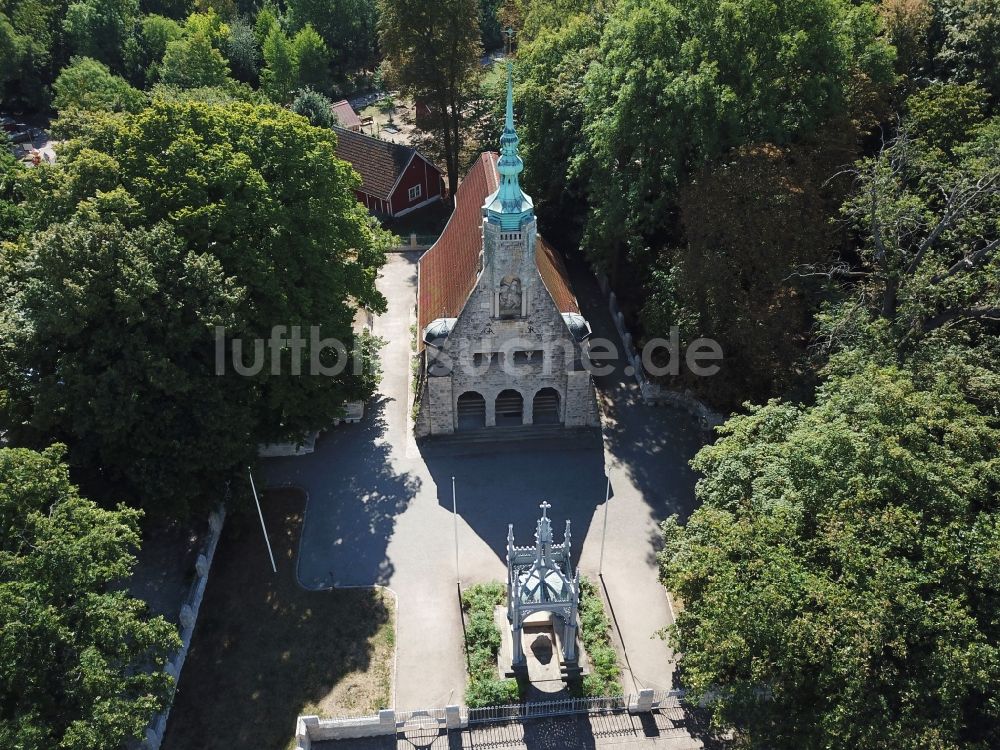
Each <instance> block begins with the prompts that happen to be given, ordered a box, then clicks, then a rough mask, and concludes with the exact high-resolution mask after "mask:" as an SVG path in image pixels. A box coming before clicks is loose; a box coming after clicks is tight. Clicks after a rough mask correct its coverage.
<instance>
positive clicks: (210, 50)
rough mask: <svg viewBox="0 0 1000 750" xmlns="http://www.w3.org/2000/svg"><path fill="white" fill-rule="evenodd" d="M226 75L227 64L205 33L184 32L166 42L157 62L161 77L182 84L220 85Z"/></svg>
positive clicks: (192, 85)
mask: <svg viewBox="0 0 1000 750" xmlns="http://www.w3.org/2000/svg"><path fill="white" fill-rule="evenodd" d="M228 79H229V64H228V63H227V62H226V59H225V58H224V57H223V56H222V53H221V52H219V50H217V49H216V48H215V47H213V46H212V40H211V39H210V38H209V36H208V35H207V34H204V33H195V34H191V35H186V36H184V37H183V38H182V39H177V40H175V41H172V42H168V43H167V51H166V53H165V54H164V55H163V62H162V63H160V80H161V81H163V82H164V83H166V84H173V85H175V86H180V87H182V88H194V87H197V86H222V85H223V84H224V83H225V82H226V81H227V80H228Z"/></svg>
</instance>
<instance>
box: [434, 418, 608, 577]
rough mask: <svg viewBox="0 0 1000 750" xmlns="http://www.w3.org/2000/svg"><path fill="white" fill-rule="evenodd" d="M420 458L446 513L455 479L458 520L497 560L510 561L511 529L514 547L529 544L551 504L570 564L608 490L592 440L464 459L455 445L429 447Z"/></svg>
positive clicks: (491, 448)
mask: <svg viewBox="0 0 1000 750" xmlns="http://www.w3.org/2000/svg"><path fill="white" fill-rule="evenodd" d="M421 453H422V455H423V458H424V461H425V462H426V464H427V468H428V469H429V470H430V473H431V476H432V477H433V479H434V485H435V487H436V488H437V499H438V504H439V505H441V506H442V507H444V508H446V509H447V510H449V511H450V510H451V508H452V494H451V478H452V477H455V485H456V490H457V492H456V494H457V496H458V515H459V516H461V517H462V518H463V519H464V520H465V522H466V523H468V524H469V526H470V527H471V528H472V530H473V531H475V533H476V535H477V536H479V538H480V539H482V540H483V541H484V542H486V544H487V545H488V546H489V547H490V549H491V550H493V552H494V553H496V555H497V557H498V558H499V559H500V560H501V561H503V560H506V557H507V525H508V524H511V523H512V524H514V538H515V540H516V543H517V544H518V545H519V546H525V545H529V544H534V533H535V526H536V523H537V521H538V517H539V515H541V513H540V511H539V509H538V506H539V504H540V503H541V502H542V501H543V500H546V501H548V502H549V503H551V504H552V508H551V509H550V510H549V518H551V519H552V520H553V531H554V532H555V536H556V539H557V540H558V541H561V540H562V534H563V529H564V527H565V523H566V521H572V527H571V531H572V535H573V545H574V548H573V558H574V564H575V562H576V561H578V560H579V553H580V548H581V545H582V543H583V540H584V539H585V538H586V537H587V532H588V530H589V529H590V522H591V519H592V518H593V516H594V510H595V509H596V508H597V506H598V505H601V504H602V503H603V502H604V494H605V490H606V483H607V475H606V474H605V472H604V451H603V447H602V445H601V441H600V439H599V438H598V437H597V435H596V434H595V435H594V436H593V437H579V438H573V439H571V440H568V441H553V442H550V441H542V440H538V441H532V442H530V443H528V444H516V443H514V444H511V443H498V444H492V445H491V444H482V445H477V446H476V450H475V452H468V453H466V452H464V451H462V450H461V448H459V449H457V450H456V446H455V445H454V444H452V445H448V446H441V447H440V448H438V447H436V446H434V445H433V444H428V445H426V446H423V447H422V448H421ZM463 453H464V455H463Z"/></svg>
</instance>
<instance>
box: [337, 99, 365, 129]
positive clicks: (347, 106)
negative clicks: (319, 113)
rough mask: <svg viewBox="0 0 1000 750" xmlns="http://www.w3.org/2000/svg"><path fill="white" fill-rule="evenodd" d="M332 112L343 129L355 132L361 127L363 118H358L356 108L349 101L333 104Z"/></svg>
mask: <svg viewBox="0 0 1000 750" xmlns="http://www.w3.org/2000/svg"><path fill="white" fill-rule="evenodd" d="M330 111H331V112H332V113H333V116H334V117H335V118H337V122H339V123H340V126H341V127H342V128H347V129H348V130H354V129H356V128H360V127H361V118H360V117H358V113H357V112H355V111H354V107H352V106H351V103H350V102H349V101H347V99H341V100H340V101H339V102H334V103H333V104H331V105H330Z"/></svg>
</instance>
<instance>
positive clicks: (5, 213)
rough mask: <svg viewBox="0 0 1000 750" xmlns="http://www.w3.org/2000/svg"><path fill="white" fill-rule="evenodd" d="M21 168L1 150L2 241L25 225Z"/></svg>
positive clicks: (0, 207) (10, 156) (0, 217)
mask: <svg viewBox="0 0 1000 750" xmlns="http://www.w3.org/2000/svg"><path fill="white" fill-rule="evenodd" d="M21 169H22V167H21V165H20V164H19V163H18V161H17V159H15V158H14V156H13V154H11V153H10V151H8V150H6V149H3V150H0V243H3V242H5V241H8V240H15V239H17V237H18V236H19V235H20V233H21V230H22V228H23V226H24V212H23V210H22V209H21V202H22V201H23V197H22V195H21V191H20V189H19V188H18V180H17V176H18V175H19V174H20V172H21ZM0 289H2V287H0ZM0 362H2V358H0ZM0 399H2V392H0Z"/></svg>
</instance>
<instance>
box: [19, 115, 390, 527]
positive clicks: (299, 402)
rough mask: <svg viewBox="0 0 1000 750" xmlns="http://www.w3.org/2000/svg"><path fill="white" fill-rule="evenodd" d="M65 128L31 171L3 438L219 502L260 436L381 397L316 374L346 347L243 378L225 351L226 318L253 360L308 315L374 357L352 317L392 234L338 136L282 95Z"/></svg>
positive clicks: (361, 378) (154, 503) (364, 376)
mask: <svg viewBox="0 0 1000 750" xmlns="http://www.w3.org/2000/svg"><path fill="white" fill-rule="evenodd" d="M61 127H62V128H64V129H65V130H64V132H65V134H66V135H68V136H70V138H69V140H68V141H67V142H66V144H65V145H64V147H63V150H62V151H61V153H60V158H59V160H58V161H57V163H56V164H55V165H54V167H52V168H49V169H45V170H28V173H29V174H28V175H27V179H29V180H30V182H31V185H30V189H29V190H27V191H26V193H28V194H30V195H31V196H32V199H31V201H30V203H29V205H28V207H27V210H28V214H29V220H30V221H31V222H32V225H33V226H34V227H36V231H35V232H33V234H32V235H31V237H30V241H29V240H26V241H25V243H24V245H23V246H22V247H20V248H19V249H18V256H17V257H20V258H23V260H21V261H20V262H19V263H18V264H17V268H16V269H15V274H14V275H15V276H16V279H15V281H16V282H17V283H16V284H15V287H16V291H17V293H16V295H15V299H13V300H11V302H10V303H9V307H8V316H13V317H14V319H15V322H16V323H17V325H14V326H11V328H12V329H13V330H14V332H15V339H14V341H13V343H12V344H11V348H10V350H9V355H8V356H9V358H10V360H9V362H7V363H4V364H5V366H4V367H0V373H2V375H0V377H2V378H3V379H4V380H5V381H6V382H4V383H2V384H0V389H5V390H7V392H8V394H9V401H8V403H7V404H6V405H5V406H6V408H4V412H5V413H4V414H3V420H2V423H3V426H4V428H5V429H7V430H8V438H9V439H11V440H16V441H18V442H19V444H45V442H46V441H47V440H48V439H49V438H50V437H51V436H54V435H59V436H62V437H63V439H64V440H65V441H66V442H68V444H69V446H70V458H71V461H72V463H73V464H74V465H75V466H78V467H79V468H80V471H81V476H87V477H95V476H100V477H101V481H102V482H103V483H107V482H110V483H112V484H113V485H115V486H117V488H118V490H119V494H120V495H122V496H126V497H128V498H129V499H130V500H132V501H134V502H141V503H142V504H144V505H146V506H148V507H150V508H155V509H156V510H157V511H158V512H162V513H182V512H183V511H184V510H185V508H186V507H187V506H189V505H191V504H197V503H205V502H215V501H217V500H218V498H219V497H220V496H221V493H222V492H223V491H224V483H225V481H226V479H227V476H228V474H227V472H228V471H229V470H240V469H241V468H242V467H244V466H245V461H246V460H248V459H250V458H252V456H253V454H254V448H255V445H256V444H257V443H258V442H261V441H273V440H278V439H286V438H289V437H294V436H301V435H303V434H304V433H306V432H308V431H311V430H318V429H321V428H324V427H326V426H328V425H329V424H330V423H331V421H332V420H333V419H334V418H335V417H336V416H338V415H339V414H340V413H341V411H342V408H343V404H344V402H345V401H349V400H354V399H359V398H366V397H367V396H368V395H370V393H371V390H372V389H373V388H374V384H375V382H376V376H375V375H373V373H372V372H371V371H357V370H356V369H355V368H354V367H350V366H348V367H346V368H345V369H343V370H341V371H340V372H333V373H330V374H329V375H327V376H323V375H309V373H310V372H312V371H313V370H312V361H313V358H314V357H318V358H319V362H320V363H321V364H322V365H323V366H324V367H333V366H334V365H336V364H337V363H338V362H343V363H344V364H347V362H346V361H345V360H344V354H343V353H341V352H338V351H337V350H336V349H335V348H334V349H330V348H324V349H322V350H320V349H319V347H318V346H312V347H309V346H307V347H305V348H304V349H298V350H296V349H289V348H288V347H283V348H280V349H272V348H271V347H270V346H268V347H264V349H263V359H262V360H261V362H260V369H259V371H258V372H254V371H252V370H251V374H248V375H241V374H240V373H239V372H238V371H237V370H236V369H235V368H234V367H233V366H232V365H231V364H230V363H229V360H230V357H229V350H226V357H225V358H224V362H223V363H222V365H221V366H220V365H219V363H218V361H217V356H218V349H217V345H218V344H219V342H220V339H218V338H217V336H216V329H215V327H216V326H223V327H224V328H225V334H226V339H225V341H224V342H222V343H224V344H226V345H227V346H230V347H231V348H233V347H234V346H235V345H234V344H232V342H233V341H234V340H237V339H238V340H240V341H241V342H245V344H244V345H243V349H242V354H243V360H244V362H245V363H246V365H247V367H250V366H251V364H252V362H253V359H254V354H255V344H254V342H255V341H256V340H258V339H259V340H261V342H264V341H266V340H269V339H271V336H272V329H273V328H274V326H293V325H294V326H300V327H301V334H302V335H303V336H304V337H305V338H306V339H308V338H309V337H310V326H317V328H316V332H317V336H318V338H334V339H337V340H338V341H340V342H342V343H343V345H344V347H345V350H346V353H347V354H352V353H360V354H365V353H366V352H367V354H366V355H365V357H363V358H367V359H370V347H368V346H367V344H365V343H362V342H358V341H357V340H356V337H355V335H354V333H353V321H354V317H355V314H356V311H357V307H358V306H364V307H367V308H369V309H372V310H375V311H379V310H382V309H384V306H385V300H384V299H383V298H382V296H381V295H380V294H379V293H378V292H377V291H376V289H375V278H376V275H377V272H378V268H379V267H380V266H381V264H382V263H383V262H384V247H385V245H386V236H385V234H384V233H383V232H381V230H379V229H378V228H377V225H373V224H372V223H371V221H370V218H369V217H368V215H367V213H366V212H365V211H364V209H363V207H361V206H360V204H358V202H357V200H356V199H355V197H354V192H353V191H354V188H355V186H356V180H357V178H356V176H355V175H354V173H353V171H352V169H351V167H350V165H348V164H346V163H344V162H341V161H339V160H338V159H337V158H336V156H335V147H334V146H335V140H334V134H333V133H332V132H331V131H324V130H320V129H319V128H314V127H312V126H310V125H309V124H308V123H307V122H306V121H305V120H304V119H303V118H301V117H299V116H298V115H295V114H293V113H291V112H289V111H287V110H285V109H282V108H279V107H275V106H273V105H267V106H259V105H254V104H249V103H244V102H240V101H233V100H229V101H225V102H220V103H218V104H208V103H205V102H201V101H192V100H186V99H183V98H176V99H166V98H161V97H157V98H155V99H154V100H153V102H152V104H151V105H150V106H149V107H148V108H147V109H145V110H143V111H142V112H140V113H139V114H138V115H135V116H129V117H125V116H122V115H116V114H103V113H101V114H97V113H93V114H91V115H90V116H89V117H87V118H84V119H79V120H73V121H70V122H66V123H63V124H62V126H61ZM2 267H3V265H0V268H2ZM66 279H74V283H73V284H70V285H68V284H66V283H65V280H66ZM285 333H286V335H287V334H288V331H287V330H286V331H285ZM226 342H228V343H226ZM0 356H4V353H3V351H2V350H0ZM220 367H221V368H222V369H223V370H224V373H223V374H222V375H219V374H217V370H218V369H219V368H220ZM273 370H277V373H274V372H272V371H273ZM300 373H301V374H300ZM2 406H4V405H2V404H0V407H2Z"/></svg>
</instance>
